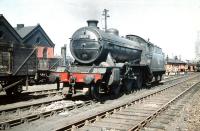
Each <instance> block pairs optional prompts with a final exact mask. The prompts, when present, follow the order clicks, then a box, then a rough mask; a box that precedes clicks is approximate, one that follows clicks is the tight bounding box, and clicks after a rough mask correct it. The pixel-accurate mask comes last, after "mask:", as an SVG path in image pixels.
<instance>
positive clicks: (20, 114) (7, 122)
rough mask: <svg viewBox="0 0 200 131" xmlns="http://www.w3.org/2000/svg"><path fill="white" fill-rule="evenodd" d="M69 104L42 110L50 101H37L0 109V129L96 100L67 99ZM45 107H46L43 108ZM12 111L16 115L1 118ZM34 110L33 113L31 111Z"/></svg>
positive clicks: (89, 103)
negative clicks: (78, 100) (76, 100)
mask: <svg viewBox="0 0 200 131" xmlns="http://www.w3.org/2000/svg"><path fill="white" fill-rule="evenodd" d="M60 101H61V100H55V101H51V103H53V102H60ZM68 102H69V104H66V105H64V106H61V107H56V106H57V105H56V106H55V108H53V109H51V107H50V109H48V110H42V109H41V108H43V107H48V106H49V105H51V103H50V102H46V103H37V104H34V105H26V106H23V107H19V108H17V107H16V108H12V109H7V110H1V119H0V120H1V121H2V122H0V127H1V128H0V129H1V130H4V129H10V128H11V127H13V126H17V125H20V124H22V123H27V122H31V121H34V120H38V119H40V118H46V117H49V116H52V115H55V114H57V113H60V112H64V111H71V110H74V109H77V108H82V107H84V106H90V105H92V104H94V103H96V101H92V100H89V101H83V102H72V101H68ZM37 109H40V110H39V111H36V110H37ZM45 109H46V108H45ZM24 111H27V113H24ZM11 112H12V113H13V114H14V116H16V117H12V118H11V119H10V118H9V117H7V118H3V117H5V116H7V115H8V114H9V113H11ZM33 112H35V113H33Z"/></svg>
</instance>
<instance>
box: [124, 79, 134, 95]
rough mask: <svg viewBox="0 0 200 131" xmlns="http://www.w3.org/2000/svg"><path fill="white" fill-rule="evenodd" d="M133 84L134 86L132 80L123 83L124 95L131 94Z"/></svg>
mask: <svg viewBox="0 0 200 131" xmlns="http://www.w3.org/2000/svg"><path fill="white" fill-rule="evenodd" d="M133 84H134V81H133V80H132V79H126V80H125V81H124V91H125V93H126V94H129V93H131V91H132V89H133Z"/></svg>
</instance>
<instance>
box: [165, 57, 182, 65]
mask: <svg viewBox="0 0 200 131" xmlns="http://www.w3.org/2000/svg"><path fill="white" fill-rule="evenodd" d="M166 62H167V63H168V64H169V63H170V64H186V62H184V61H182V60H178V59H169V58H168V59H166Z"/></svg>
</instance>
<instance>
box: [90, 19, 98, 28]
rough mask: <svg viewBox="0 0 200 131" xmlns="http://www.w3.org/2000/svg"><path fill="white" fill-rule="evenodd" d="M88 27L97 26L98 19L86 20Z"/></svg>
mask: <svg viewBox="0 0 200 131" xmlns="http://www.w3.org/2000/svg"><path fill="white" fill-rule="evenodd" d="M87 23H88V27H97V24H98V20H87Z"/></svg>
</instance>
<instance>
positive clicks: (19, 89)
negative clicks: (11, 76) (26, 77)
mask: <svg viewBox="0 0 200 131" xmlns="http://www.w3.org/2000/svg"><path fill="white" fill-rule="evenodd" d="M22 91H23V90H22V84H18V85H16V86H15V87H14V89H13V93H14V94H15V95H20V94H21V93H22Z"/></svg>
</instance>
